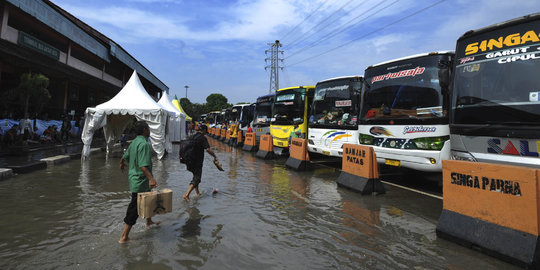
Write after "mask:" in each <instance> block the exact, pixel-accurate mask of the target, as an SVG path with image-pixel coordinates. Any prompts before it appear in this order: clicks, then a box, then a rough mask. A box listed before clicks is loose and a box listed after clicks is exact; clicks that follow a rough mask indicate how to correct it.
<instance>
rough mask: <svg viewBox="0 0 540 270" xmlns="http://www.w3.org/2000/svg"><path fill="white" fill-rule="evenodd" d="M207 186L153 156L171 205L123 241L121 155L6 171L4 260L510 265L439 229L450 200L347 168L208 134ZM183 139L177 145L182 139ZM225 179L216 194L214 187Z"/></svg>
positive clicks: (122, 265)
mask: <svg viewBox="0 0 540 270" xmlns="http://www.w3.org/2000/svg"><path fill="white" fill-rule="evenodd" d="M209 142H210V144H211V145H212V148H213V149H214V150H215V152H216V153H217V155H218V158H219V160H220V162H221V163H222V165H223V167H224V169H225V171H224V172H220V171H218V170H217V169H216V168H215V167H214V166H213V164H212V162H211V157H210V156H209V155H206V162H205V165H204V171H203V181H202V183H201V186H200V189H201V192H202V195H201V196H199V197H196V196H195V195H194V194H192V199H191V201H190V202H185V201H183V200H182V199H181V196H182V194H183V193H184V192H185V190H186V189H187V187H188V183H189V181H190V180H191V173H189V172H187V171H186V170H185V165H183V164H180V163H179V162H178V158H177V157H176V156H175V155H171V156H169V157H168V158H166V159H164V160H162V161H158V160H154V164H153V166H154V169H153V170H154V175H155V177H156V179H157V181H158V183H159V185H160V186H159V188H170V189H172V190H173V196H174V202H173V209H174V210H173V212H172V213H167V214H164V215H158V216H156V217H154V218H153V219H154V220H155V221H161V222H162V224H161V225H159V226H156V227H152V228H150V229H148V230H146V229H145V226H144V221H143V220H142V219H138V222H137V224H136V225H135V226H134V227H133V230H132V232H131V234H130V237H131V239H132V241H131V242H129V243H127V244H118V239H119V238H120V234H121V231H122V227H123V221H122V220H123V218H124V215H125V211H126V208H127V205H128V203H129V200H130V193H129V191H128V180H127V173H121V172H120V170H119V168H118V162H119V159H118V158H106V157H105V156H103V155H101V154H97V155H94V156H92V158H91V160H88V161H84V162H80V161H78V160H74V161H70V162H69V163H66V164H62V165H59V166H55V167H50V168H47V169H46V170H42V171H36V172H33V173H29V174H23V175H17V176H15V177H13V178H10V179H8V180H5V181H1V182H0V205H1V206H0V216H1V217H2V218H1V219H0V265H1V268H2V269H512V268H513V266H512V265H509V264H506V263H504V262H502V261H499V260H497V259H495V258H492V257H488V256H486V255H483V254H481V253H479V252H477V251H474V250H471V249H468V248H464V247H461V246H459V245H456V244H454V243H451V242H448V241H445V240H442V239H438V238H437V237H436V235H435V227H436V225H437V221H438V218H439V215H440V212H441V208H442V201H440V200H438V199H435V198H431V197H427V196H423V195H420V194H417V193H413V192H410V191H406V190H402V189H399V188H396V187H392V186H386V188H387V193H386V194H384V195H379V196H361V195H359V194H358V193H355V192H352V191H350V190H347V189H342V188H339V187H337V185H336V182H335V180H336V179H337V177H338V176H339V171H338V170H336V169H333V168H328V167H319V168H316V169H315V170H313V171H311V172H296V171H293V170H288V169H286V168H285V166H284V163H285V160H284V159H280V160H275V161H264V160H260V159H258V158H256V157H255V156H254V154H252V153H247V152H243V151H242V150H241V149H234V148H231V147H229V146H225V145H224V144H222V143H221V142H217V141H216V140H214V139H210V138H209ZM175 150H176V149H175ZM214 188H216V189H218V190H219V192H218V193H217V194H212V191H213V189H214Z"/></svg>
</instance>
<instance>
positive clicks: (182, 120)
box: [158, 93, 186, 152]
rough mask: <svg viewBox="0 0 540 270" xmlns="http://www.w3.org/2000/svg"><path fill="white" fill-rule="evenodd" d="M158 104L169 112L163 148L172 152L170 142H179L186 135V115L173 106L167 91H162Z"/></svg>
mask: <svg viewBox="0 0 540 270" xmlns="http://www.w3.org/2000/svg"><path fill="white" fill-rule="evenodd" d="M158 104H159V105H161V106H162V107H163V108H164V109H165V110H167V111H168V112H169V117H168V119H167V135H166V138H165V149H166V150H167V152H172V142H179V141H180V140H182V139H184V138H185V137H186V115H185V114H183V113H182V112H180V111H179V110H178V109H177V108H176V107H174V106H173V104H172V102H171V100H170V99H169V96H168V95H167V93H163V95H162V96H161V98H160V99H159V101H158Z"/></svg>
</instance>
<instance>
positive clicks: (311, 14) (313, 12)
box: [280, 1, 326, 40]
mask: <svg viewBox="0 0 540 270" xmlns="http://www.w3.org/2000/svg"><path fill="white" fill-rule="evenodd" d="M324 4H326V2H324V1H323V2H322V4H321V5H320V6H319V7H318V8H317V9H315V10H314V11H312V12H310V13H309V15H308V16H307V17H305V18H304V20H303V21H302V22H300V23H299V24H297V25H296V26H295V27H294V28H293V29H292V30H290V31H289V32H288V33H287V34H285V36H283V38H281V39H280V40H285V38H286V37H287V36H289V34H291V33H292V32H293V31H294V30H296V28H298V27H299V26H300V25H302V24H303V23H304V22H305V21H306V20H307V19H309V18H310V17H311V16H313V14H315V13H317V11H319V9H321V7H322V6H324Z"/></svg>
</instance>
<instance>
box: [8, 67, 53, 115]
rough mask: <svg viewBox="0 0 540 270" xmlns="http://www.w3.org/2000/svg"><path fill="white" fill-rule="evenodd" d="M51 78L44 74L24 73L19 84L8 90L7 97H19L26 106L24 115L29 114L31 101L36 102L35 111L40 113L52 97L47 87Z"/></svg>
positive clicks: (19, 100) (20, 102) (21, 103)
mask: <svg viewBox="0 0 540 270" xmlns="http://www.w3.org/2000/svg"><path fill="white" fill-rule="evenodd" d="M47 87H49V78H47V77H46V76H45V75H43V74H33V73H23V74H22V75H21V81H20V83H19V85H18V86H17V87H16V88H14V89H11V90H9V91H7V92H6V93H5V97H7V98H8V99H17V100H18V102H19V104H20V105H22V106H23V108H24V115H25V116H26V115H27V114H28V107H29V105H30V102H31V101H32V103H35V106H34V107H35V110H36V111H35V112H36V113H39V112H40V111H41V109H42V108H43V106H44V105H45V104H46V103H47V102H48V101H49V100H50V99H51V94H50V93H49V90H48V89H47Z"/></svg>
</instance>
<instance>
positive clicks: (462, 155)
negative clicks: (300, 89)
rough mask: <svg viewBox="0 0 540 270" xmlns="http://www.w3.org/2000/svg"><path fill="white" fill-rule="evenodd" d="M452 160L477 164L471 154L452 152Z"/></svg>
mask: <svg viewBox="0 0 540 270" xmlns="http://www.w3.org/2000/svg"><path fill="white" fill-rule="evenodd" d="M450 159H452V160H463V161H471V162H477V160H476V159H475V158H474V157H473V156H472V155H471V154H469V153H467V152H459V151H450Z"/></svg>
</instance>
